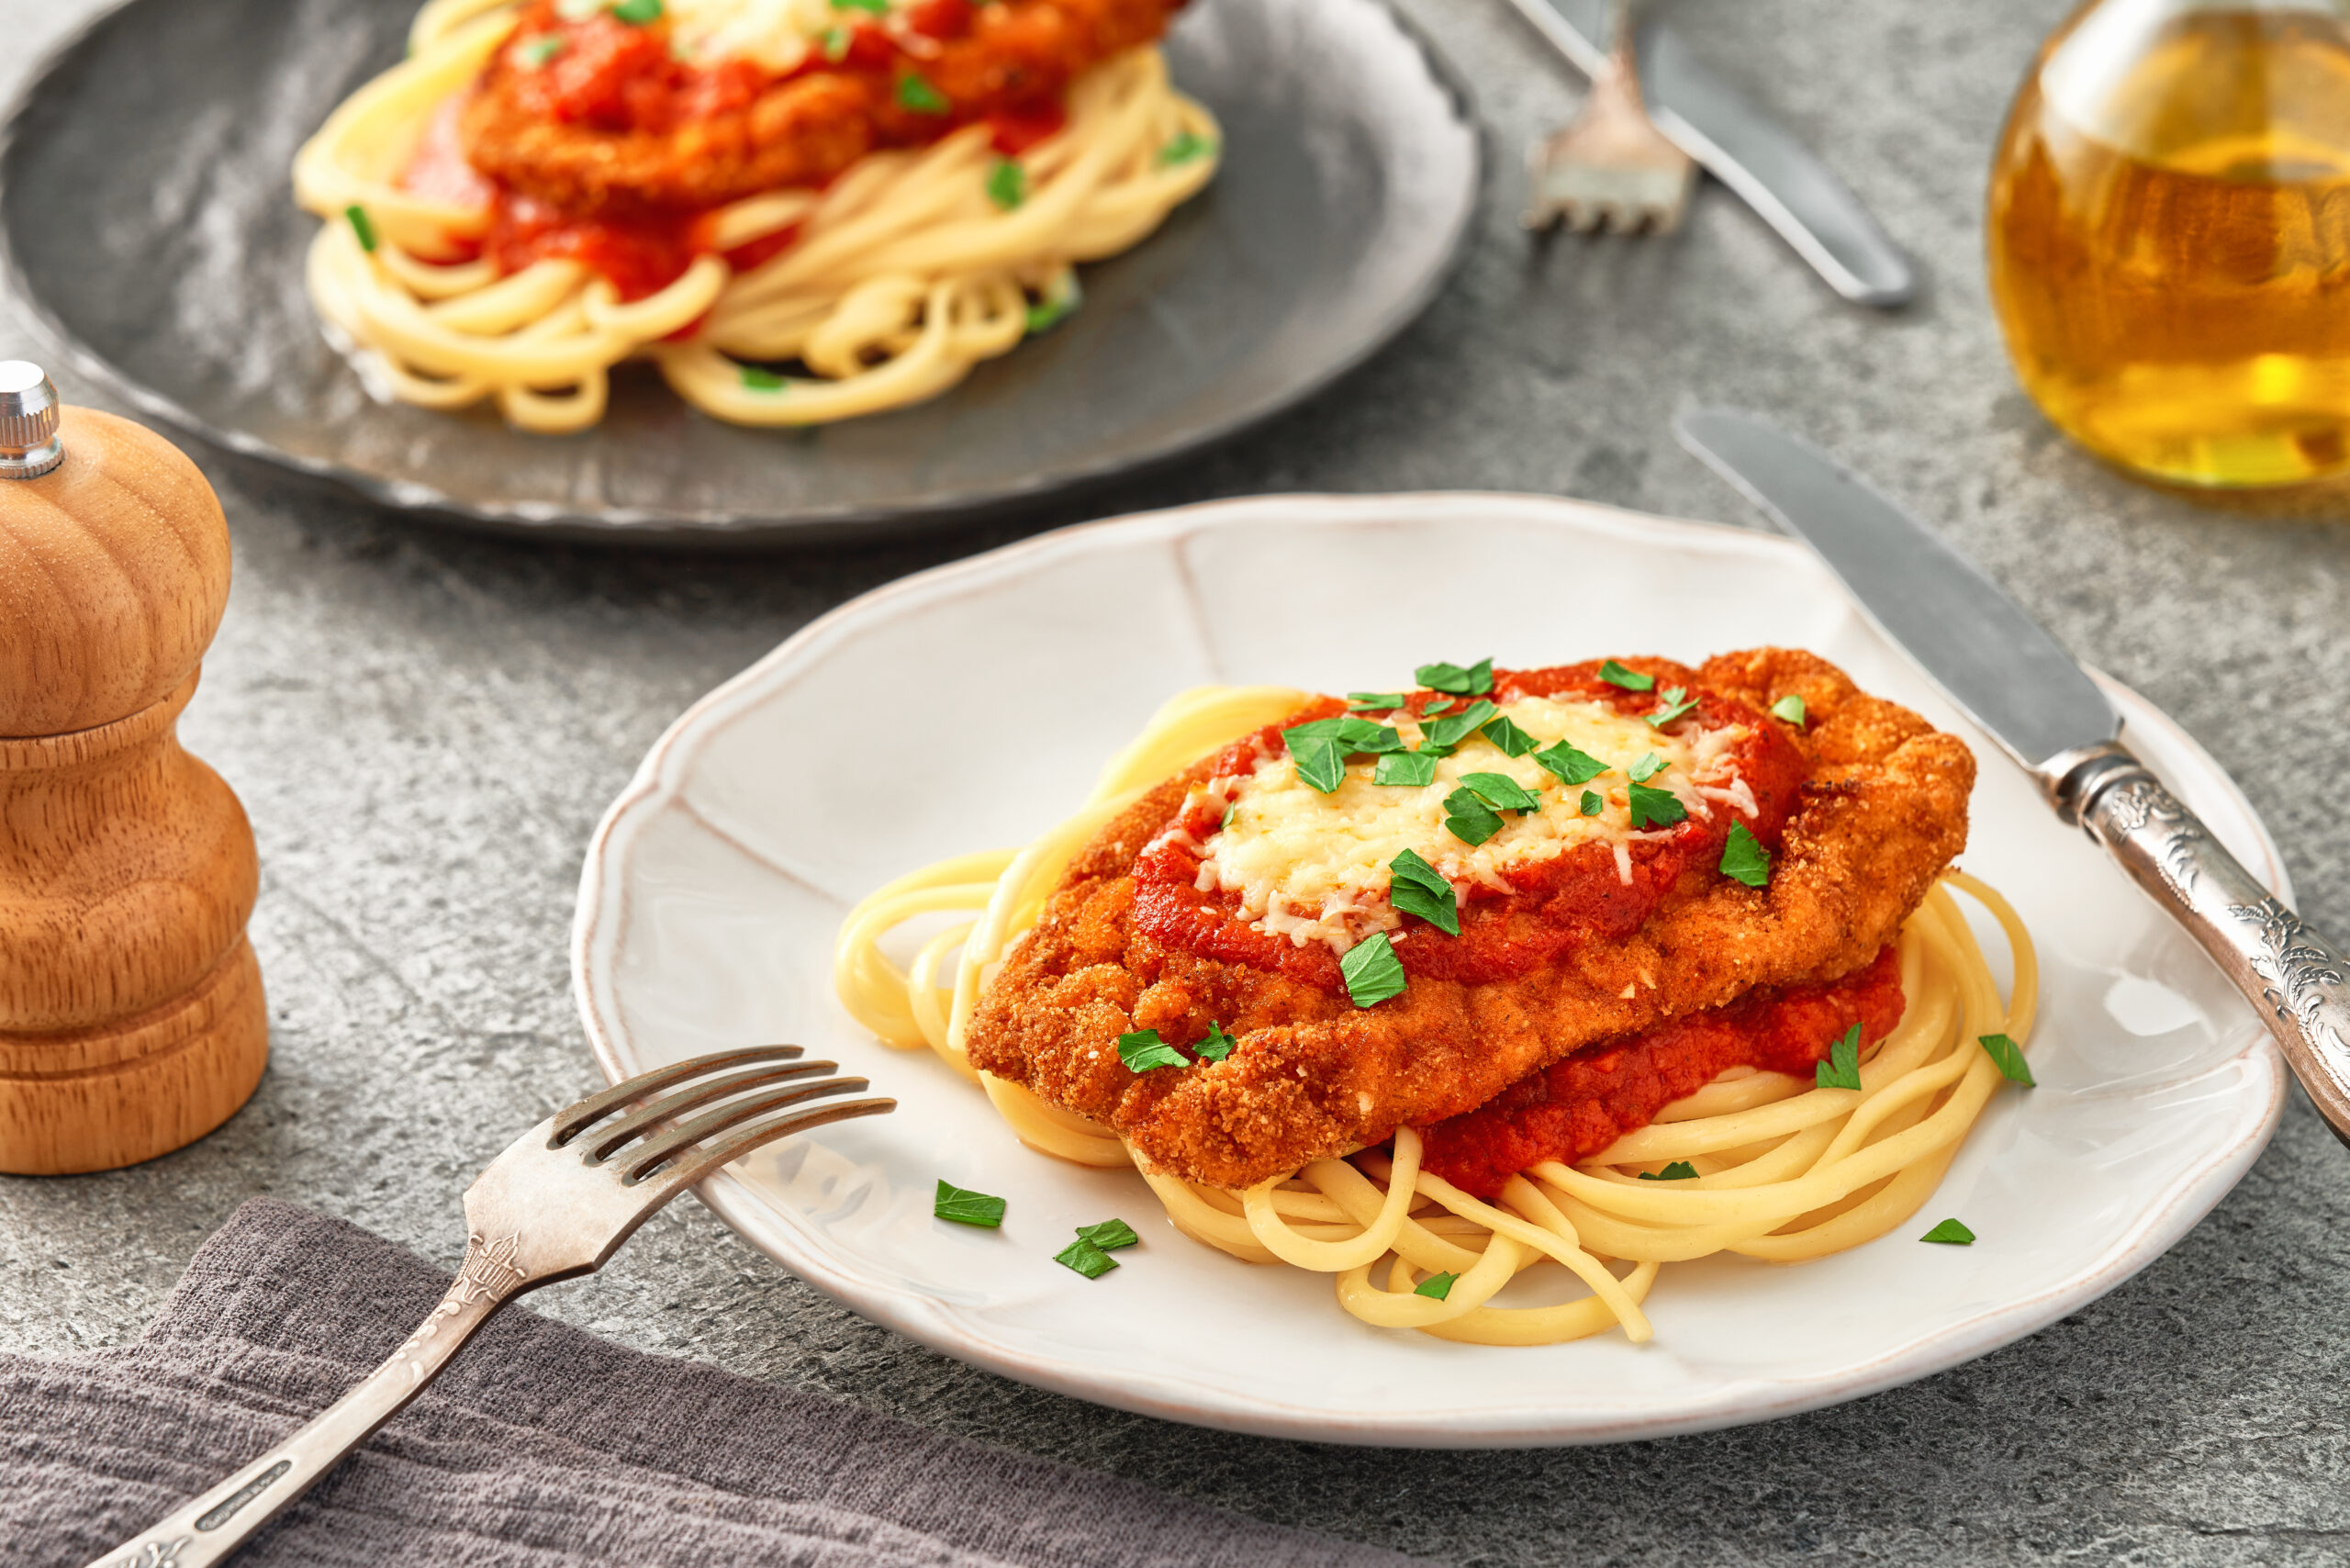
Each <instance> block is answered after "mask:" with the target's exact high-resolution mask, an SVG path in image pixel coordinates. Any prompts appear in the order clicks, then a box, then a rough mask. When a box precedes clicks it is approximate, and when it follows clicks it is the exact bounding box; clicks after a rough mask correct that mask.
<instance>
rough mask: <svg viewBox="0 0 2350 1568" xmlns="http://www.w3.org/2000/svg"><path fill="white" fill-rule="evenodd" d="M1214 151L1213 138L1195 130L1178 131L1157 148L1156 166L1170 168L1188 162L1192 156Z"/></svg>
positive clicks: (1195, 156) (1201, 155) (1198, 156)
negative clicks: (1173, 137)
mask: <svg viewBox="0 0 2350 1568" xmlns="http://www.w3.org/2000/svg"><path fill="white" fill-rule="evenodd" d="M1213 151H1215V138H1214V137H1212V136H1202V135H1201V134H1200V133H1199V132H1198V131H1196V130H1183V131H1178V132H1176V133H1175V140H1172V141H1170V142H1169V143H1168V144H1167V145H1166V146H1164V147H1162V148H1160V149H1159V150H1158V166H1159V167H1160V168H1162V169H1166V168H1172V167H1173V166H1174V165H1176V164H1178V163H1188V162H1191V161H1192V159H1194V158H1204V157H1206V156H1207V155H1208V154H1209V153H1211V152H1213Z"/></svg>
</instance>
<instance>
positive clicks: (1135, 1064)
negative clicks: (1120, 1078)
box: [1118, 1029, 1191, 1072]
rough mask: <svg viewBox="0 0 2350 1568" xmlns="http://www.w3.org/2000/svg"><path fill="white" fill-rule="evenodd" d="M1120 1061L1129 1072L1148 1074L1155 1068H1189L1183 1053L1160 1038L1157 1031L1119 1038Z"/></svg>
mask: <svg viewBox="0 0 2350 1568" xmlns="http://www.w3.org/2000/svg"><path fill="white" fill-rule="evenodd" d="M1118 1059H1119V1060H1120V1061H1122V1062H1125V1064H1126V1070H1127V1071H1128V1072H1148V1071H1149V1070H1151V1069H1152V1068H1154V1067H1188V1066H1190V1065H1191V1063H1190V1062H1189V1061H1188V1060H1186V1059H1185V1058H1184V1056H1183V1053H1182V1052H1181V1051H1179V1050H1177V1049H1176V1048H1175V1047H1173V1046H1170V1045H1169V1044H1168V1043H1167V1042H1166V1041H1164V1040H1162V1039H1160V1038H1159V1037H1158V1030H1156V1029H1142V1030H1138V1031H1136V1033H1134V1034H1131V1035H1121V1036H1118Z"/></svg>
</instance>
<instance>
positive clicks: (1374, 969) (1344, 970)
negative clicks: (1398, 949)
mask: <svg viewBox="0 0 2350 1568" xmlns="http://www.w3.org/2000/svg"><path fill="white" fill-rule="evenodd" d="M1338 973H1339V974H1340V975H1342V976H1344V977H1345V979H1346V982H1347V996H1348V999H1349V1000H1351V1001H1352V1002H1354V1004H1355V1005H1356V1006H1357V1007H1375V1006H1377V1005H1378V1004H1379V1003H1381V1002H1384V1001H1386V1000H1387V999H1388V998H1389V997H1391V996H1401V995H1403V994H1404V960H1403V959H1401V958H1397V957H1396V956H1395V948H1394V945H1393V943H1391V942H1389V941H1388V940H1387V933H1385V932H1384V931H1374V932H1372V933H1371V935H1368V936H1366V937H1364V938H1363V939H1362V940H1361V941H1360V942H1358V943H1356V944H1355V945H1354V946H1351V947H1349V948H1348V949H1347V956H1346V957H1345V958H1340V959H1339V960H1338Z"/></svg>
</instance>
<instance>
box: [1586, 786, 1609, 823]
mask: <svg viewBox="0 0 2350 1568" xmlns="http://www.w3.org/2000/svg"><path fill="white" fill-rule="evenodd" d="M1582 805H1583V815H1585V816H1587V817H1595V816H1597V815H1598V814H1599V813H1600V812H1604V811H1606V809H1607V802H1606V801H1603V800H1601V799H1600V798H1599V791H1598V790H1584V791H1583V802H1582Z"/></svg>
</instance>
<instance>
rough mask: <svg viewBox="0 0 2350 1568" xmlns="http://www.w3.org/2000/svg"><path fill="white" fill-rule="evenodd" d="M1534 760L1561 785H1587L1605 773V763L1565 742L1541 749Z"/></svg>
mask: <svg viewBox="0 0 2350 1568" xmlns="http://www.w3.org/2000/svg"><path fill="white" fill-rule="evenodd" d="M1534 760H1535V761H1537V762H1539V763H1540V764H1541V765H1542V767H1543V768H1544V770H1545V771H1547V772H1550V773H1551V774H1554V775H1556V776H1557V778H1558V780H1559V782H1560V783H1561V784H1588V783H1590V782H1591V781H1592V780H1593V779H1595V778H1598V777H1599V776H1600V775H1601V774H1603V773H1605V772H1606V771H1607V765H1606V763H1604V762H1602V761H1600V760H1599V758H1597V757H1595V756H1592V755H1591V754H1590V753H1589V752H1586V751H1577V750H1576V749H1575V748H1574V747H1573V746H1572V745H1569V744H1567V743H1566V742H1565V741H1561V742H1560V743H1559V744H1558V745H1554V746H1545V747H1543V748H1542V749H1541V750H1540V751H1538V752H1536V753H1535V754H1534ZM1586 814H1588V813H1586Z"/></svg>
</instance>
